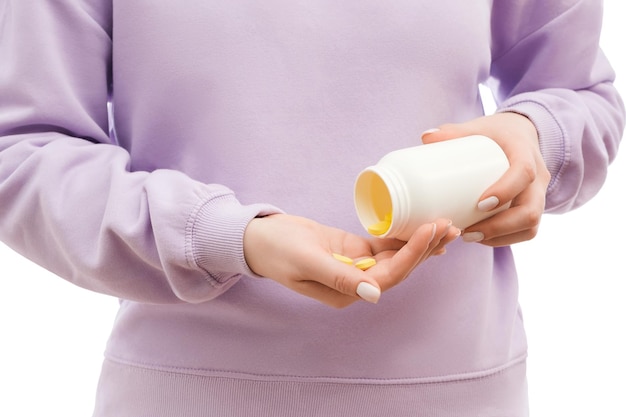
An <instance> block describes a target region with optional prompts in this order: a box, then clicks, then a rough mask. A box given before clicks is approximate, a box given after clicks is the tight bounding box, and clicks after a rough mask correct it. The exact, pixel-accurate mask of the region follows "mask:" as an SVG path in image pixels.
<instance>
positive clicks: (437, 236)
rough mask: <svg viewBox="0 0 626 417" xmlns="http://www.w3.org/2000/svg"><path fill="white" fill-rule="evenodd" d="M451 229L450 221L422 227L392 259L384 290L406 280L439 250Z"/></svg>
mask: <svg viewBox="0 0 626 417" xmlns="http://www.w3.org/2000/svg"><path fill="white" fill-rule="evenodd" d="M451 227H452V226H451V223H450V221H449V220H446V219H439V220H437V221H436V222H433V223H429V224H424V225H422V226H420V227H419V228H418V229H417V230H416V231H415V232H414V233H413V235H412V236H411V238H410V239H409V241H408V242H407V243H406V245H404V246H403V247H402V249H400V250H399V251H398V252H397V253H396V254H395V255H394V256H393V258H391V263H390V267H389V276H388V277H387V279H386V281H385V282H384V283H382V284H381V285H382V286H383V288H388V287H389V286H393V285H395V284H397V283H399V282H400V281H402V280H403V279H404V278H406V276H408V275H409V273H410V272H411V271H412V270H413V269H415V267H416V266H417V265H419V264H420V263H421V262H423V261H424V260H425V259H426V258H428V256H429V255H430V253H431V252H432V251H433V250H436V248H438V246H439V244H440V243H441V241H442V239H444V238H446V239H447V238H448V234H449V233H450V229H451Z"/></svg>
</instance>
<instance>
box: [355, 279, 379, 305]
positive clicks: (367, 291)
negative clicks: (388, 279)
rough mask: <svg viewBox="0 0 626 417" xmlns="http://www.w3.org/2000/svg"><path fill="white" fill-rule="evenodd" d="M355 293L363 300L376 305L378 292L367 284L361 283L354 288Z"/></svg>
mask: <svg viewBox="0 0 626 417" xmlns="http://www.w3.org/2000/svg"><path fill="white" fill-rule="evenodd" d="M356 293H357V294H358V295H359V297H361V298H362V299H363V300H365V301H367V302H370V303H374V304H376V303H377V302H378V300H379V299H380V290H379V289H378V288H376V287H375V286H373V285H372V284H370V283H369V282H361V283H360V284H359V285H358V286H357V287H356Z"/></svg>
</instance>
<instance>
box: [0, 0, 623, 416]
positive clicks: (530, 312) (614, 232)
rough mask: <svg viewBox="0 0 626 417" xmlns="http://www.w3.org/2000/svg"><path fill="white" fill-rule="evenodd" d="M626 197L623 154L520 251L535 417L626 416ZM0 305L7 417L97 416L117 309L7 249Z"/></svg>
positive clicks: (617, 40)
mask: <svg viewBox="0 0 626 417" xmlns="http://www.w3.org/2000/svg"><path fill="white" fill-rule="evenodd" d="M620 7H621V6H620V0H607V1H606V2H605V27H604V33H603V38H602V46H603V48H604V50H605V52H606V53H607V55H608V56H609V58H610V59H611V61H612V63H613V65H614V67H615V69H616V71H617V73H618V80H617V82H616V85H617V87H618V88H619V89H620V90H621V92H622V95H623V96H624V97H626V50H624V48H623V47H622V45H623V42H624V39H626V29H625V23H624V17H625V16H624V14H623V12H622V10H620ZM572 30H576V29H575V28H572ZM625 190H626V155H624V152H622V153H621V154H620V155H619V156H618V158H617V160H616V161H615V163H614V164H613V165H612V166H611V168H610V174H609V178H608V180H607V183H606V185H605V187H604V188H603V189H602V191H601V192H600V193H599V194H598V196H597V197H596V198H595V199H594V200H592V201H591V202H590V203H588V204H587V205H586V206H584V207H582V208H580V209H578V210H575V211H574V212H571V213H568V214H567V215H564V216H561V215H559V216H556V215H547V216H544V220H543V223H542V228H541V231H540V234H539V236H538V237H537V238H536V239H535V240H533V241H531V242H526V243H523V244H519V245H517V246H516V247H515V252H516V256H517V264H518V267H519V278H520V285H521V303H522V307H523V310H524V317H525V322H526V327H527V333H528V338H529V343H530V358H529V384H530V401H531V416H532V417H544V416H545V417H548V416H603V417H612V416H619V417H625V416H626V378H625V375H626V357H625V356H624V353H625V352H626V338H625V337H624V336H625V334H624V333H625V332H624V329H625V327H624V320H625V319H626V302H625V301H624V289H625V288H626V282H625V281H626V266H625V265H626V264H625V262H626V244H625V243H624V235H625V233H626V225H625V222H624V219H623V213H624V209H625V208H624V205H623V203H622V202H623V194H624V191H625ZM620 203H621V204H620ZM0 294H1V296H2V301H1V302H0V326H1V327H0V328H1V340H0V384H1V386H2V387H3V388H1V389H0V416H7V417H21V416H28V417H33V416H48V415H50V416H63V417H74V416H76V417H78V416H90V415H91V410H92V404H93V395H94V391H95V388H96V383H97V378H98V373H99V368H100V363H101V360H102V352H103V349H104V345H105V342H106V339H107V336H108V332H109V330H110V327H111V324H112V321H113V319H114V316H115V312H116V309H117V301H116V300H115V299H112V298H109V297H106V296H102V295H98V294H94V293H91V292H88V291H85V290H82V289H79V288H76V287H73V286H72V285H71V284H68V283H67V282H65V281H63V280H62V279H60V278H58V277H55V276H53V275H51V274H49V273H48V272H46V271H44V270H42V269H40V268H39V267H37V266H35V265H33V264H31V263H29V262H28V261H25V260H24V259H22V258H21V257H19V256H17V255H16V254H14V253H13V252H12V251H11V250H10V249H8V248H7V247H5V246H3V245H2V244H0Z"/></svg>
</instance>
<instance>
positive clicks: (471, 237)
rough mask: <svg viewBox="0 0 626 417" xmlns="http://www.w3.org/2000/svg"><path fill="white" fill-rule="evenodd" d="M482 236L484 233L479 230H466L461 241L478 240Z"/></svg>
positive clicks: (481, 238)
mask: <svg viewBox="0 0 626 417" xmlns="http://www.w3.org/2000/svg"><path fill="white" fill-rule="evenodd" d="M484 238H485V235H483V234H482V233H481V232H467V233H464V234H463V241H464V242H468V243H471V242H480V241H481V240H483V239H484Z"/></svg>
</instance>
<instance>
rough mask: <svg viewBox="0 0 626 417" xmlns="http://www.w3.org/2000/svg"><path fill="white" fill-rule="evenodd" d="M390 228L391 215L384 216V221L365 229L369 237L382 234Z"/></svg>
mask: <svg viewBox="0 0 626 417" xmlns="http://www.w3.org/2000/svg"><path fill="white" fill-rule="evenodd" d="M390 226H391V213H388V214H386V215H385V219H384V220H381V221H379V222H377V223H374V224H371V225H369V226H368V227H367V232H368V233H369V234H371V235H375V236H379V235H382V234H384V233H385V232H386V231H387V230H389V227H390Z"/></svg>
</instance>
